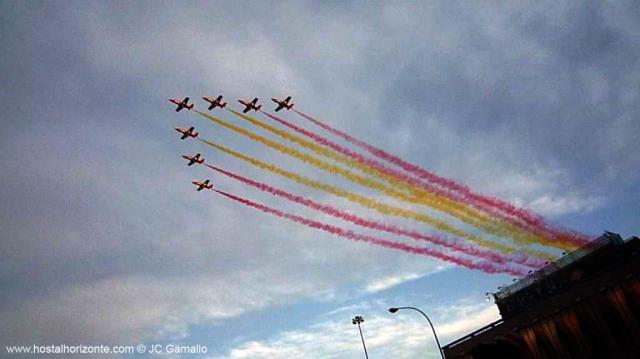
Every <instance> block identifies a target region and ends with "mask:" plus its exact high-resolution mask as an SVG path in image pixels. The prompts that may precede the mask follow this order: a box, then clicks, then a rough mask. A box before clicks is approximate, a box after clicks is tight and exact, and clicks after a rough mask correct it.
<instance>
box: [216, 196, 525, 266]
mask: <svg viewBox="0 0 640 359" xmlns="http://www.w3.org/2000/svg"><path fill="white" fill-rule="evenodd" d="M214 191H215V192H217V193H219V194H221V195H223V196H225V197H227V198H229V199H232V200H234V201H236V202H239V203H242V204H244V205H246V206H249V207H253V208H255V209H257V210H260V211H262V212H264V213H268V214H272V215H274V216H276V217H280V218H285V219H288V220H290V221H292V222H295V223H300V224H303V225H305V226H307V227H311V228H314V229H319V230H322V231H324V232H327V233H330V234H333V235H335V236H337V237H342V238H346V239H349V240H352V241H362V242H365V243H371V244H375V245H378V246H382V247H384V248H389V249H396V250H400V251H403V252H406V253H413V254H419V255H424V256H429V257H434V258H437V259H440V260H442V261H445V262H449V263H454V264H456V265H459V266H462V267H465V268H469V269H476V270H481V271H484V272H486V273H507V274H509V275H514V276H524V275H525V274H526V273H525V271H523V270H517V269H515V268H508V267H507V268H504V267H503V268H500V267H496V266H495V265H494V264H493V263H490V262H485V261H481V262H474V261H471V260H467V259H464V258H458V257H454V256H451V255H448V254H446V253H442V252H439V251H437V250H434V249H431V248H426V247H415V246H411V245H408V244H404V243H400V242H393V241H389V240H385V239H380V238H377V237H373V236H368V235H364V234H359V233H355V232H353V231H351V230H347V229H343V228H340V227H336V226H333V225H330V224H326V223H322V222H318V221H314V220H311V219H308V218H304V217H300V216H297V215H294V214H289V213H285V212H282V211H280V210H278V209H275V208H271V207H268V206H265V205H263V204H260V203H257V202H253V201H250V200H248V199H246V198H242V197H239V196H235V195H233V194H230V193H227V192H223V191H220V190H217V189H216V190H214Z"/></svg>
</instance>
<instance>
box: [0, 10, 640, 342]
mask: <svg viewBox="0 0 640 359" xmlns="http://www.w3.org/2000/svg"><path fill="white" fill-rule="evenodd" d="M0 6H1V10H2V12H1V13H2V15H0V16H2V18H1V20H2V21H0V26H2V31H0V36H1V37H0V44H1V45H2V47H3V48H4V49H10V51H4V52H3V53H2V54H0V68H1V69H2V71H0V76H1V79H2V83H3V85H4V86H2V87H0V105H1V106H2V108H3V111H5V116H3V118H2V120H0V170H1V172H0V173H2V184H1V185H0V196H1V198H2V206H0V228H2V240H1V241H0V254H1V256H2V258H3V260H2V261H0V287H1V288H2V289H5V290H2V291H0V293H1V294H0V315H2V317H3V318H8V319H7V320H3V321H2V324H0V337H2V338H3V339H4V340H6V341H11V342H31V341H33V340H40V341H45V342H46V341H62V342H91V341H98V340H99V341H105V342H113V343H118V342H119V341H122V340H129V341H131V340H134V339H138V338H145V337H149V336H153V335H154V333H157V331H158V330H162V329H163V328H168V329H167V330H168V331H181V330H184V326H185V325H186V324H188V323H195V322H198V321H202V320H222V319H223V318H225V317H226V316H229V315H237V314H239V313H242V312H245V311H248V310H256V309H259V308H264V307H268V306H271V305H274V304H276V303H284V302H293V301H297V300H301V299H302V298H309V297H310V296H315V295H321V294H323V293H324V294H326V293H331V292H332V291H335V290H336V289H337V288H340V287H341V286H344V285H349V284H354V283H355V284H357V285H360V286H362V288H366V287H367V285H369V286H370V285H372V284H371V283H375V279H379V280H380V281H382V280H384V279H385V278H393V277H402V276H406V274H407V273H412V274H413V273H416V274H423V273H428V272H430V271H432V270H433V269H434V268H437V266H438V265H439V263H437V262H435V261H434V262H431V261H425V260H424V259H422V258H415V257H411V256H405V255H398V254H397V253H388V252H386V251H384V250H380V249H376V248H370V247H367V246H364V245H361V244H354V243H347V242H345V241H341V240H337V239H335V238H332V237H329V236H326V235H321V234H318V233H317V232H312V231H310V230H306V229H302V228H300V227H298V226H295V225H293V224H288V223H284V222H281V221H276V220H273V219H271V218H269V217H266V216H262V215H260V214H257V213H254V212H253V211H250V210H246V209H243V208H241V207H239V206H237V205H235V204H232V203H229V202H227V201H222V200H221V199H218V198H216V197H212V196H209V197H211V198H203V196H201V195H200V194H196V193H194V192H193V190H192V188H190V185H189V181H190V180H191V179H192V178H193V177H194V176H195V177H205V176H210V177H213V176H212V175H211V173H209V172H205V171H204V170H191V169H186V168H184V167H183V166H184V164H183V163H182V162H181V161H180V160H179V158H178V157H177V155H178V154H180V153H183V152H184V151H196V150H199V151H203V152H205V157H208V158H211V159H213V160H214V161H216V162H222V161H224V162H223V164H224V165H225V167H230V168H232V169H234V170H239V171H242V172H243V173H245V174H248V175H255V176H256V177H259V178H261V179H265V180H268V181H270V182H272V183H273V184H274V185H278V186H280V187H285V186H287V188H295V190H297V191H299V192H301V193H306V194H309V195H311V196H314V197H316V198H318V199H325V200H334V199H332V198H331V197H328V196H322V195H319V194H317V193H312V192H310V191H309V190H308V189H303V188H300V187H298V186H292V185H291V184H288V183H287V182H286V181H284V180H282V179H277V178H273V177H271V176H267V175H265V174H263V173H260V172H259V171H256V170H254V169H251V168H247V167H246V166H243V165H241V164H237V163H235V162H234V161H229V159H227V158H224V157H222V156H221V155H219V154H217V153H215V152H212V151H209V150H208V149H205V148H203V147H197V145H195V144H186V143H179V142H177V141H176V140H175V136H174V134H173V133H170V131H171V129H172V127H175V126H179V125H187V124H197V125H198V126H199V128H202V132H203V135H206V136H207V138H214V139H216V140H219V141H220V142H223V143H226V144H229V145H233V146H234V147H235V148H242V149H243V150H245V149H246V150H247V152H251V153H254V154H259V155H260V157H261V158H264V159H266V160H268V161H271V162H275V163H279V164H281V165H282V166H284V167H289V168H292V167H293V166H296V168H300V169H301V171H303V172H305V173H307V174H315V175H316V176H318V175H317V172H314V171H312V170H311V169H309V168H307V167H304V166H302V167H301V166H300V165H299V164H298V163H297V162H294V161H293V160H290V159H287V158H284V157H282V156H280V155H276V154H273V153H271V152H264V151H262V150H261V149H260V148H259V147H257V146H256V145H254V144H251V143H249V142H248V141H244V140H237V139H236V137H232V136H230V135H228V134H227V133H226V132H223V131H222V130H221V129H219V128H214V127H211V126H208V124H204V123H203V122H198V121H200V120H199V119H195V118H194V117H192V116H187V115H184V113H180V114H178V115H175V114H174V113H172V112H171V110H170V107H169V106H168V104H167V103H166V98H167V97H170V96H178V95H181V94H189V95H191V96H192V97H194V98H196V96H199V95H201V94H209V93H212V92H213V93H217V92H223V93H224V94H225V95H226V96H227V97H229V99H230V100H232V99H235V98H238V97H243V96H250V95H252V94H254V93H255V94H258V95H259V96H261V97H263V98H267V97H269V96H270V95H272V94H284V93H291V94H293V95H294V96H295V97H296V101H299V106H300V108H301V109H303V110H308V112H310V113H313V114H320V115H321V117H322V118H324V119H326V120H327V121H329V122H331V123H334V124H336V125H337V126H339V127H340V128H343V129H346V130H348V131H351V132H354V133H357V134H358V136H359V137H362V138H365V139H368V140H370V141H371V142H374V143H376V144H378V145H380V146H382V147H384V148H387V149H389V150H390V151H391V152H394V153H398V154H400V155H402V156H405V157H407V158H410V159H411V160H413V161H415V162H417V163H420V164H422V165H424V166H425V167H427V168H430V169H433V170H435V171H436V172H439V173H443V174H445V175H447V176H449V177H452V178H455V179H456V180H460V181H462V182H464V183H468V184H470V185H472V187H473V188H477V189H479V190H482V191H483V192H487V193H492V194H496V195H500V196H504V197H506V198H509V199H511V200H514V201H517V202H519V203H522V204H528V205H531V206H532V207H533V208H535V209H537V210H540V211H542V212H544V213H545V214H550V215H556V216H561V215H562V214H567V213H577V214H581V213H585V212H588V211H589V210H592V209H594V208H597V207H599V206H603V205H604V204H605V203H610V202H611V201H615V199H616V198H615V194H616V191H621V190H618V189H617V188H631V187H633V186H634V185H635V184H636V183H637V180H638V177H637V172H636V171H634V170H633V169H634V168H637V167H638V165H639V162H638V161H639V158H640V157H639V156H638V155H637V154H636V151H635V149H634V147H633V144H634V140H635V136H636V134H637V133H640V125H639V121H638V120H637V117H638V109H639V108H638V107H639V103H640V102H639V101H638V100H639V97H638V87H637V84H638V82H639V81H638V80H640V72H639V70H638V69H639V68H640V66H638V59H639V58H640V56H638V55H640V51H639V49H638V45H637V41H635V40H636V39H637V38H638V35H640V34H639V32H640V21H638V20H639V19H638V12H637V4H634V3H633V2H631V1H630V2H626V3H625V2H620V3H616V4H606V5H603V4H596V3H592V4H589V6H583V4H582V3H575V4H568V5H566V6H565V5H562V6H561V5H557V4H555V3H536V4H535V5H532V4H515V5H510V6H507V7H487V6H486V5H482V6H480V5H476V6H470V5H469V4H464V5H459V4H451V3H448V2H445V3H440V4H435V3H432V4H420V5H418V4H411V3H406V2H398V3H388V4H387V3H385V4H366V5H365V4H364V3H354V4H352V5H344V4H321V3H313V2H309V3H305V2H291V3H288V4H273V3H254V4H251V5H250V6H249V5H248V4H246V3H245V4H233V3H225V4H211V5H206V6H204V5H202V4H193V5H184V4H179V3H163V4H162V6H158V5H157V4H149V3H147V4H143V3H138V4H135V5H131V4H126V3H120V2H104V3H97V2H92V3H84V2H76V3H71V2H70V3H65V4H58V3H54V2H43V3H21V2H13V3H10V2H4V3H2V5H0ZM327 180H330V179H327ZM220 182H221V185H222V186H223V187H224V188H225V189H230V190H232V191H234V192H236V193H243V194H247V196H255V197H257V198H259V199H262V200H264V201H272V200H271V199H267V198H268V197H265V196H262V197H261V195H260V194H258V193H254V192H251V191H248V190H247V189H246V188H243V187H241V186H240V185H238V184H236V183H232V182H226V181H225V182H222V181H220ZM336 182H337V183H344V182H340V181H337V180H336ZM216 183H217V182H216ZM285 206H286V208H289V209H295V208H294V207H291V206H289V205H285ZM349 208H350V209H351V207H349ZM353 209H355V208H353ZM303 213H305V214H307V215H312V214H311V213H308V212H303ZM336 248H337V249H336ZM274 258H277V260H274ZM356 269H359V270H356ZM411 277H412V276H408V278H411ZM372 278H373V279H374V281H373V282H372V281H371V279H372ZM239 298H242V300H239ZM80 318H82V319H80ZM54 329H55V330H54Z"/></svg>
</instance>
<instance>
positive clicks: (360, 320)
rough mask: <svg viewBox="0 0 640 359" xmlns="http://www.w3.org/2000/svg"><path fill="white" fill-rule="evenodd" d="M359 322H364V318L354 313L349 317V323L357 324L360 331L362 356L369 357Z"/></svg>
mask: <svg viewBox="0 0 640 359" xmlns="http://www.w3.org/2000/svg"><path fill="white" fill-rule="evenodd" d="M360 323H364V318H362V316H360V315H356V316H355V317H353V319H351V324H353V325H356V324H357V325H358V330H359V331H360V339H362V347H363V348H364V356H365V358H367V359H369V354H367V346H366V345H365V344H364V336H362V328H360Z"/></svg>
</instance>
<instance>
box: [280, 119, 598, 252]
mask: <svg viewBox="0 0 640 359" xmlns="http://www.w3.org/2000/svg"><path fill="white" fill-rule="evenodd" d="M293 111H295V112H296V113H297V114H299V115H300V116H302V117H303V118H305V119H306V120H308V121H310V122H311V123H313V124H315V125H316V126H318V127H320V128H323V129H324V130H326V131H328V132H330V133H332V134H333V135H335V136H338V137H340V138H342V139H344V140H345V141H347V142H349V143H351V144H353V145H355V146H358V147H360V148H362V149H364V150H366V151H367V152H369V153H371V154H372V155H374V156H376V157H378V158H380V159H383V160H385V161H387V162H389V163H392V164H394V165H396V166H398V167H400V168H402V169H404V170H405V171H407V172H409V173H411V174H413V175H415V176H417V177H419V178H421V179H424V180H427V181H429V182H431V183H434V184H437V185H439V186H441V187H443V188H444V189H447V190H450V191H453V192H454V193H455V195H457V196H458V197H459V199H456V200H457V201H460V202H463V203H470V204H472V205H473V204H478V205H486V206H489V207H493V208H496V209H498V210H500V211H502V212H504V213H505V214H507V215H510V216H513V217H514V218H517V219H518V220H521V221H523V222H525V223H526V224H528V225H530V226H533V227H538V228H540V230H541V231H544V232H545V233H549V235H550V236H551V239H552V240H555V241H561V242H565V243H568V244H570V245H572V246H573V247H579V246H582V245H584V244H585V243H588V242H589V241H590V240H591V239H590V238H589V237H588V236H585V235H583V234H581V233H577V232H572V231H568V230H559V229H556V228H553V227H552V226H551V225H549V224H547V223H546V222H545V220H544V219H543V218H542V217H540V216H539V215H537V214H535V213H532V212H531V211H528V210H526V209H523V208H516V207H515V206H513V205H512V204H510V203H508V202H505V201H501V200H499V199H497V198H493V197H489V196H484V195H480V194H476V193H473V192H472V191H471V190H470V189H469V188H468V187H467V186H464V185H462V184H459V183H456V182H454V181H452V180H448V179H446V178H443V177H440V176H438V175H436V174H434V173H431V172H429V171H427V170H425V169H423V168H421V167H419V166H416V165H414V164H411V163H409V162H407V161H404V160H403V159H401V158H399V157H397V156H394V155H392V154H390V153H388V152H386V151H385V150H383V149H381V148H377V147H374V146H372V145H369V144H368V143H366V142H364V141H361V140H358V139H357V138H355V137H353V136H351V135H349V134H347V133H345V132H342V131H340V130H338V129H336V128H333V127H331V126H329V125H327V124H325V123H323V122H321V121H319V120H317V119H315V118H313V117H311V116H309V115H307V114H305V113H303V112H300V111H298V110H293Z"/></svg>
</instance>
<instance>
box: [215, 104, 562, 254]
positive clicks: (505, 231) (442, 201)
mask: <svg viewBox="0 0 640 359" xmlns="http://www.w3.org/2000/svg"><path fill="white" fill-rule="evenodd" d="M228 111H230V112H232V113H233V114H235V115H236V116H238V117H239V118H241V119H243V120H245V121H247V122H249V123H251V124H252V125H254V126H257V127H260V128H262V129H265V130H267V131H270V132H272V133H274V134H276V135H278V136H280V137H282V138H284V139H286V140H289V141H291V142H294V143H297V144H299V145H301V146H303V147H305V148H308V149H310V150H312V151H314V152H316V153H319V154H321V155H323V156H325V157H329V158H332V159H335V160H338V161H340V162H342V163H345V164H347V165H349V166H350V167H357V168H359V169H361V170H362V171H364V172H366V173H371V174H373V175H375V176H378V177H380V178H382V179H383V180H385V181H386V182H388V183H391V184H392V185H395V186H400V187H404V188H405V189H407V190H409V191H413V192H414V193H416V194H417V195H419V196H418V197H416V196H407V195H406V194H405V193H403V192H401V191H396V190H394V189H392V188H389V187H387V186H385V185H383V184H381V183H379V182H375V181H372V180H370V179H367V178H366V177H362V176H359V175H357V174H355V173H353V172H351V171H348V170H344V169H342V168H341V167H339V166H336V165H332V164H329V163H327V162H324V161H322V160H319V159H317V158H315V157H313V156H310V155H306V154H303V153H301V152H298V151H296V150H294V149H291V148H289V147H286V146H283V145H281V144H279V143H276V142H273V141H270V140H268V139H265V138H264V137H261V136H257V135H254V134H252V133H250V132H248V131H246V130H243V129H240V130H241V131H238V130H235V129H233V128H232V130H234V131H236V132H240V133H242V134H243V135H245V136H247V137H250V138H252V139H254V140H255V141H258V142H261V143H263V144H265V145H266V146H269V147H271V148H275V149H276V150H278V151H280V152H282V153H285V154H287V155H290V156H292V157H295V158H298V159H300V160H301V161H303V162H307V163H310V164H311V165H313V166H315V167H318V168H320V169H322V170H325V171H328V172H331V173H334V174H338V175H340V176H342V177H345V178H347V179H349V180H350V181H352V182H354V183H357V184H360V185H362V186H365V187H369V188H372V189H375V190H377V191H379V192H382V193H384V194H386V195H388V196H390V197H393V198H396V199H399V200H401V201H405V202H408V203H414V204H419V205H426V206H429V207H431V208H434V209H436V210H438V211H441V212H443V213H447V214H449V215H452V216H454V217H456V218H458V219H459V220H461V221H463V222H465V223H468V224H470V225H472V226H474V227H476V228H479V229H481V230H484V231H485V232H487V233H490V234H494V235H498V236H502V237H506V238H511V239H513V240H514V241H516V242H518V243H521V244H529V243H535V242H543V243H545V244H548V245H551V246H558V247H560V248H562V249H565V250H566V249H573V248H572V247H571V246H568V245H565V244H564V243H558V242H554V241H548V240H546V238H545V237H537V236H535V235H533V234H531V233H529V232H522V231H521V230H519V229H518V228H515V227H514V226H512V225H510V224H508V223H498V222H496V221H495V220H492V219H490V218H487V217H485V216H483V215H481V214H480V213H479V212H477V211H475V210H473V209H471V208H468V207H465V206H464V205H461V204H459V203H455V202H452V201H450V200H448V199H447V198H445V197H440V198H438V197H436V196H434V195H433V194H430V193H429V192H426V191H423V190H418V189H416V188H415V187H411V184H408V183H404V182H403V181H401V180H398V179H396V178H394V177H393V175H389V174H385V173H383V172H381V171H378V170H376V169H375V168H370V167H368V166H366V165H362V164H361V163H359V162H357V161H355V160H352V159H350V158H347V157H345V156H342V155H340V154H337V153H335V152H334V151H331V150H328V149H326V148H323V147H321V146H318V145H316V144H314V143H311V142H309V141H306V140H304V139H302V138H300V137H298V136H294V135H291V134H289V133H287V132H285V131H281V130H279V129H277V128H274V127H272V126H269V125H267V124H265V123H263V122H261V121H258V120H256V119H254V118H251V117H249V116H246V115H243V114H241V113H239V112H236V111H233V110H228ZM210 117H213V116H210ZM211 120H212V121H216V120H213V119H211ZM216 122H217V123H220V122H223V121H222V120H220V119H217V121H216ZM233 127H234V126H233ZM243 132H244V133H243ZM247 133H248V134H247ZM447 201H448V202H447Z"/></svg>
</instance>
